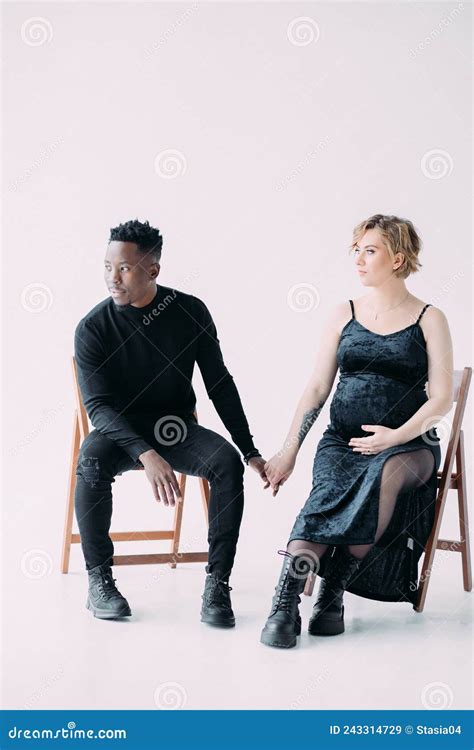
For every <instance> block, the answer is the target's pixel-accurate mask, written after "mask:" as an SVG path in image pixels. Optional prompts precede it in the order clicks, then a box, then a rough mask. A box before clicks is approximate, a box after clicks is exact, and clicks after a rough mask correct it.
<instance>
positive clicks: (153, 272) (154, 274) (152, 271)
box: [149, 263, 161, 279]
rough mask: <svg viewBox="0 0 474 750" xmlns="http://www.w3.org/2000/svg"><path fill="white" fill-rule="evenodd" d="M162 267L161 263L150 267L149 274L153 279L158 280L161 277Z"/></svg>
mask: <svg viewBox="0 0 474 750" xmlns="http://www.w3.org/2000/svg"><path fill="white" fill-rule="evenodd" d="M160 269H161V266H160V264H159V263H153V264H152V265H151V266H150V270H149V274H150V278H151V279H156V278H157V277H158V276H159V275H160Z"/></svg>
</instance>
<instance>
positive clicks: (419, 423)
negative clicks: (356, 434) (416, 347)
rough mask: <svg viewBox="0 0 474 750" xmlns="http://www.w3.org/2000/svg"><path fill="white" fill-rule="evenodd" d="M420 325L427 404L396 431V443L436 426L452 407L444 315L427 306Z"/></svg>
mask: <svg viewBox="0 0 474 750" xmlns="http://www.w3.org/2000/svg"><path fill="white" fill-rule="evenodd" d="M420 325H421V327H422V331H423V335H424V337H425V341H426V351H427V354H428V401H426V403H424V404H423V406H422V407H421V408H420V409H418V411H416V412H415V414H413V416H412V417H411V418H410V419H409V420H407V421H406V422H404V423H403V424H402V425H401V426H400V427H398V428H397V430H396V433H397V438H398V442H400V443H407V442H408V441H410V440H413V438H415V437H418V436H419V435H421V434H422V433H423V432H426V431H427V430H429V428H430V427H433V426H434V425H436V423H437V422H439V420H440V418H441V417H442V416H444V415H445V414H447V413H448V412H449V411H450V410H451V408H452V405H453V345H452V341H451V333H450V330H449V325H448V321H447V319H446V316H445V314H444V313H443V312H442V311H441V310H439V309H438V308H437V307H430V308H429V309H428V310H427V311H426V313H425V314H424V316H423V318H422V319H421V322H420Z"/></svg>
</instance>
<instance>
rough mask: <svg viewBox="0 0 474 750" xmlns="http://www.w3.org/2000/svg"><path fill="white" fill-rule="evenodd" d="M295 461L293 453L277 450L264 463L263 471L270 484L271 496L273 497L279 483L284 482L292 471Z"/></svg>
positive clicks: (278, 487)
mask: <svg viewBox="0 0 474 750" xmlns="http://www.w3.org/2000/svg"><path fill="white" fill-rule="evenodd" d="M295 463H296V458H295V456H294V455H293V454H290V453H285V452H279V453H276V454H275V455H274V456H273V457H272V458H271V459H270V461H268V462H267V463H266V464H265V473H266V475H267V479H268V481H269V482H270V484H271V486H272V490H273V493H272V494H273V497H275V495H276V494H277V492H278V490H279V489H280V487H281V485H282V484H284V483H285V482H286V480H287V479H288V477H289V476H290V474H291V473H292V472H293V469H294V468H295ZM267 486H268V485H267ZM265 489H266V488H265Z"/></svg>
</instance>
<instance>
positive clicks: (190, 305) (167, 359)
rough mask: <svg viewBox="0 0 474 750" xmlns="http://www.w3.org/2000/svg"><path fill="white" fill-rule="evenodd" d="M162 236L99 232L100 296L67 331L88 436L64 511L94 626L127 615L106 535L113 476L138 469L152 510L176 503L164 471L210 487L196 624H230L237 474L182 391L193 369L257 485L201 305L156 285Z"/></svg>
mask: <svg viewBox="0 0 474 750" xmlns="http://www.w3.org/2000/svg"><path fill="white" fill-rule="evenodd" d="M162 244H163V238H162V236H161V234H160V231H159V230H158V229H155V228H153V227H151V226H150V225H149V223H148V221H147V222H145V223H141V222H139V221H138V220H134V221H128V222H126V223H125V224H120V225H119V226H118V227H115V228H113V229H112V230H111V234H110V239H109V243H108V246H107V251H106V256H105V282H106V284H107V287H108V289H109V290H110V297H109V298H107V299H105V300H103V301H102V302H100V303H99V304H98V305H96V306H95V307H94V308H93V309H92V310H91V311H90V312H89V313H88V314H87V315H86V316H85V317H84V318H83V319H82V320H81V321H80V322H79V324H78V326H77V328H76V332H75V342H74V348H75V357H76V363H77V371H78V378H79V385H80V389H81V393H82V397H83V401H84V406H85V408H86V411H87V413H88V415H89V417H90V419H91V422H92V424H93V426H94V427H95V430H93V431H92V432H91V433H90V434H89V435H88V437H87V438H86V439H85V440H84V442H83V443H82V446H81V450H80V455H79V459H78V465H77V471H76V474H77V486H76V493H75V510H76V517H77V521H78V525H79V531H80V535H81V544H82V550H83V553H84V558H85V563H86V569H87V571H88V575H89V593H88V599H87V605H86V606H87V608H88V609H89V610H91V611H92V613H93V614H94V616H95V617H99V618H103V619H114V618H116V617H120V616H129V615H131V610H130V607H129V604H128V602H127V600H126V599H125V597H123V596H122V594H121V593H120V592H119V591H118V589H117V587H116V586H115V580H116V579H114V578H113V577H112V569H111V565H112V564H113V552H114V546H113V542H112V540H111V539H110V536H109V529H110V523H111V517H112V489H111V483H112V482H113V481H115V480H114V477H115V476H116V475H117V474H118V473H121V472H124V471H127V470H130V469H133V468H134V467H135V466H137V465H138V464H139V463H141V464H142V465H143V467H144V469H145V473H146V476H147V478H148V480H149V481H150V484H151V486H152V491H153V494H154V497H155V499H156V501H157V502H163V503H164V505H166V506H174V505H175V502H176V501H178V502H179V501H180V499H181V498H180V490H179V486H178V482H177V479H176V476H175V471H176V472H179V473H184V474H190V475H194V476H202V477H205V478H206V479H207V480H208V481H209V483H210V499H209V531H208V542H209V559H208V564H207V566H206V573H207V576H206V581H205V586H204V593H203V595H202V600H203V602H202V610H201V620H202V621H203V622H207V623H209V624H211V625H216V626H220V627H232V626H233V625H235V618H234V613H233V611H232V605H231V600H230V590H231V587H230V586H229V576H230V573H231V570H232V566H233V562H234V556H235V552H236V545H237V540H238V536H239V529H240V523H241V519H242V512H243V502H244V497H243V473H244V466H243V464H242V460H241V458H240V455H239V453H238V451H237V450H236V448H234V446H233V445H232V444H231V443H230V442H228V441H227V440H225V439H224V438H223V437H222V436H221V435H219V434H217V433H216V432H214V431H212V430H208V429H206V428H205V427H202V426H201V425H198V424H197V422H196V419H195V417H194V416H193V412H194V408H195V404H196V397H195V393H194V390H193V387H192V383H191V381H192V375H193V368H194V364H195V363H196V362H197V364H198V366H199V369H200V371H201V373H202V377H203V380H204V384H205V387H206V390H207V393H208V395H209V398H210V399H211V400H212V401H213V403H214V406H215V408H216V410H217V412H218V414H219V416H220V417H221V419H222V421H223V423H224V425H225V426H226V428H227V429H228V431H229V433H230V435H231V437H232V440H233V442H234V443H235V445H236V446H237V447H238V448H239V449H240V451H241V452H242V454H243V458H244V461H245V463H246V464H248V465H249V466H251V467H252V469H254V470H255V471H257V472H258V474H259V475H260V477H261V478H262V480H263V481H264V483H265V484H264V486H265V488H266V487H268V486H269V483H268V481H267V478H266V475H265V471H264V465H265V461H264V459H263V458H262V456H261V454H260V453H259V451H258V450H257V449H256V448H255V445H254V443H253V440H252V435H251V434H250V430H249V425H248V422H247V419H246V417H245V414H244V410H243V408H242V403H241V401H240V397H239V394H238V391H237V388H236V386H235V383H234V380H233V378H232V376H231V374H230V373H229V371H228V370H227V368H226V366H225V364H224V361H223V358H222V352H221V349H220V345H219V339H218V337H217V331H216V327H215V325H214V322H213V320H212V317H211V315H210V313H209V310H208V309H207V307H206V305H205V304H204V302H202V301H201V300H200V299H198V298H197V297H194V296H193V295H191V294H185V293H184V292H181V291H178V290H176V289H172V288H170V287H166V286H162V285H158V284H157V283H156V279H157V277H158V275H159V273H160V259H161V249H162Z"/></svg>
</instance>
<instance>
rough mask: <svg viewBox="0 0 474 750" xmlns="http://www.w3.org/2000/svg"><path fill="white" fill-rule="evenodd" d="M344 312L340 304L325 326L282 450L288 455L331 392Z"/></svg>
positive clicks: (295, 453)
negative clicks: (312, 366)
mask: <svg viewBox="0 0 474 750" xmlns="http://www.w3.org/2000/svg"><path fill="white" fill-rule="evenodd" d="M349 312H350V311H349ZM347 313H348V311H347V303H341V304H340V305H337V306H336V307H335V308H334V309H333V310H332V311H331V313H330V314H329V316H328V318H327V319H326V321H325V323H324V326H323V329H322V331H321V343H320V345H319V348H318V351H317V353H316V362H315V365H314V368H313V371H312V373H311V376H310V378H309V380H308V383H307V385H306V387H305V389H304V391H303V394H302V396H301V398H300V400H299V402H298V405H297V407H296V411H295V414H294V417H293V420H292V422H291V425H290V428H289V430H288V434H287V436H286V439H285V442H284V445H283V448H282V450H283V451H285V452H287V453H289V454H294V455H295V456H296V455H297V453H298V451H299V449H300V447H301V445H302V443H303V440H304V439H305V437H306V435H307V434H308V432H309V430H310V429H311V427H312V426H313V424H314V422H315V421H316V419H317V418H318V416H319V413H320V412H321V410H322V408H323V406H324V404H325V402H326V400H327V398H328V396H329V394H330V393H331V389H332V387H333V384H334V379H335V377H336V373H337V368H338V365H337V359H336V355H337V347H338V345H339V339H340V337H341V328H342V324H341V318H342V320H343V319H344V316H345V317H346V318H347Z"/></svg>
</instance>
